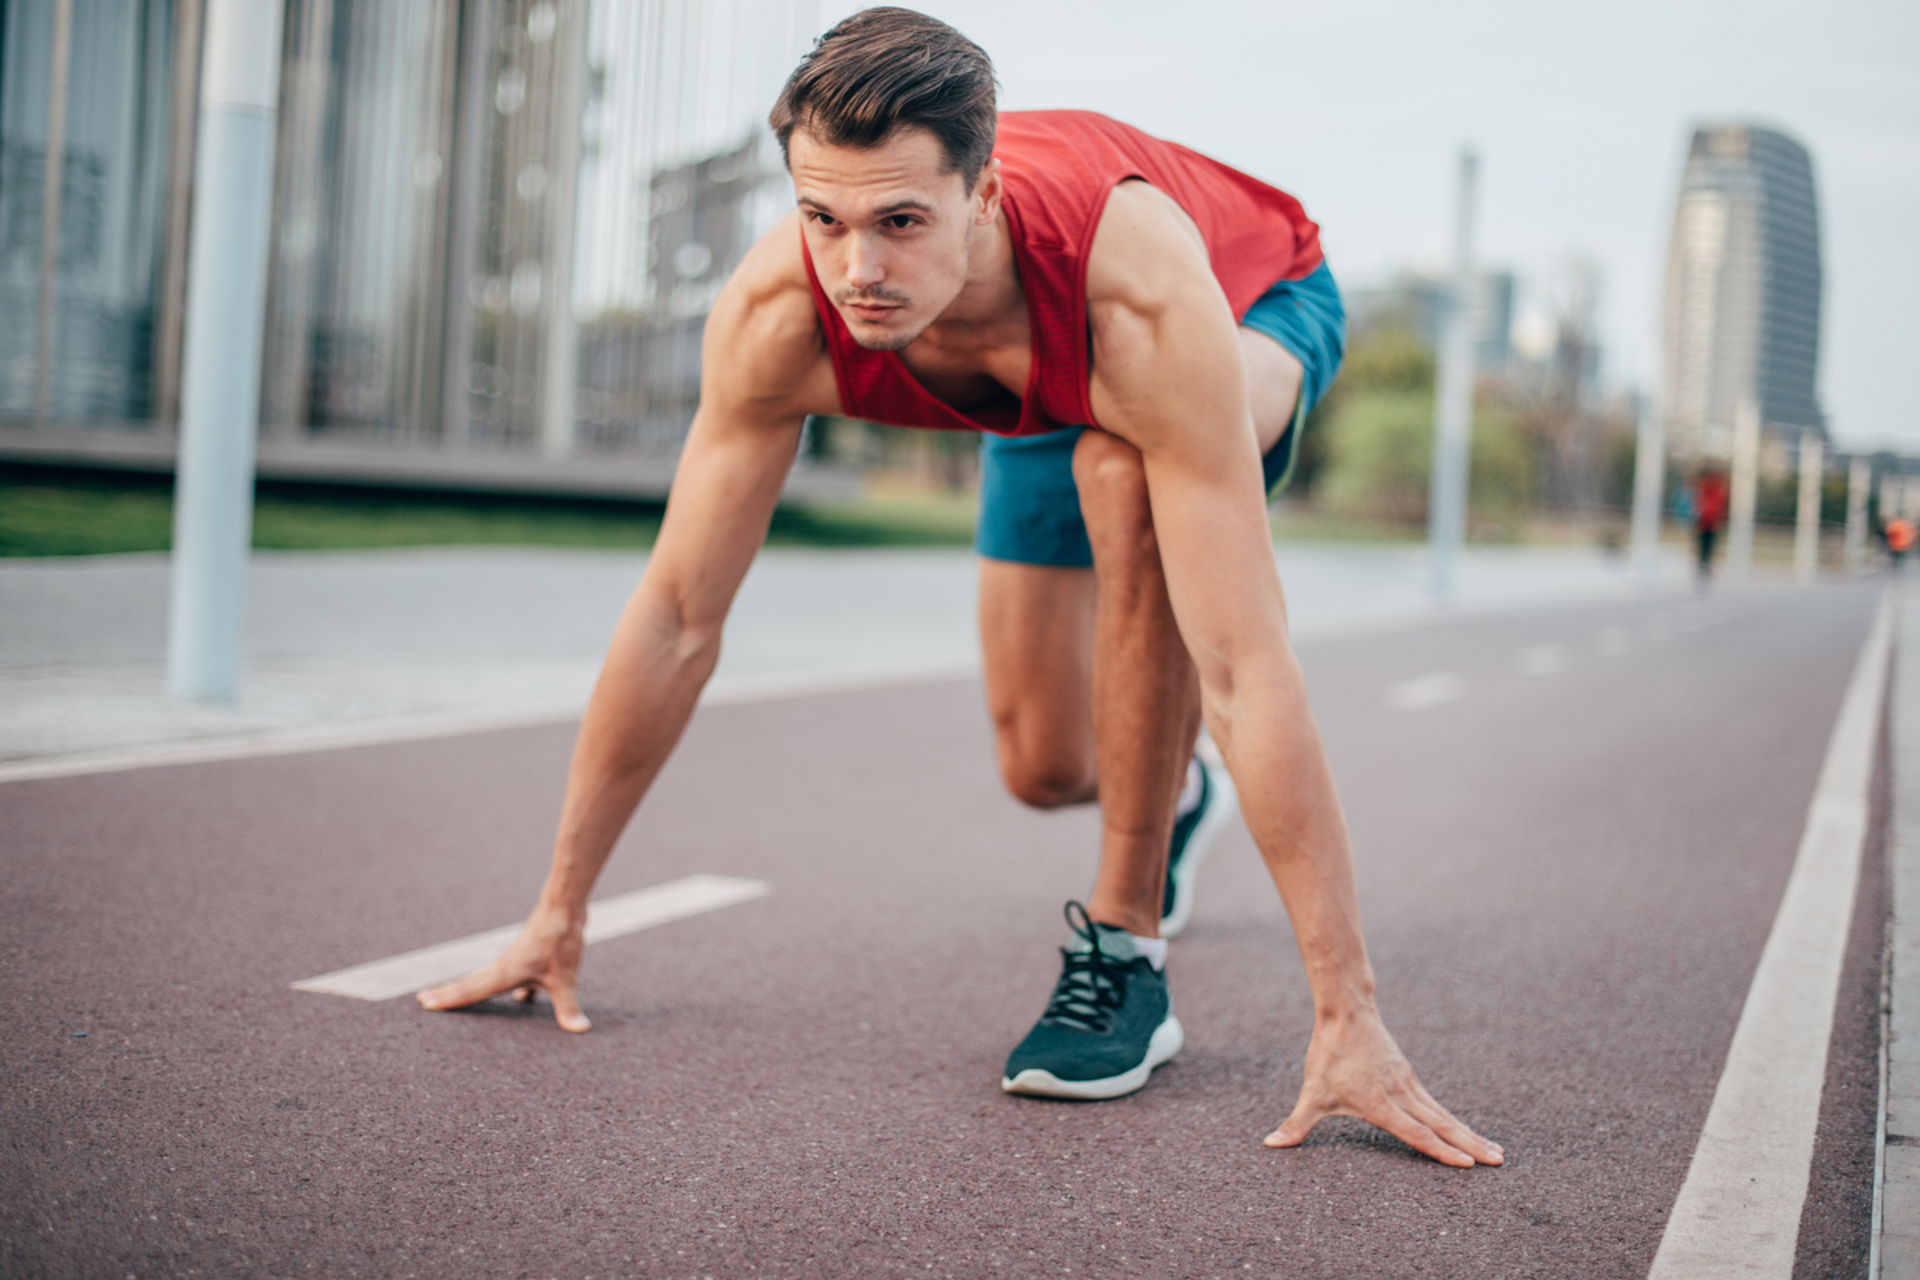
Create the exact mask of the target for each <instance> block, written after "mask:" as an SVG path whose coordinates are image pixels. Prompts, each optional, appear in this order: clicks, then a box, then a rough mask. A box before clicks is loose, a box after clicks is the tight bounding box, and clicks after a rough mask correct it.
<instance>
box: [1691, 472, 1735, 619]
mask: <svg viewBox="0 0 1920 1280" xmlns="http://www.w3.org/2000/svg"><path fill="white" fill-rule="evenodd" d="M1687 497H1688V499H1689V500H1690V501H1691V503H1692V506H1693V542H1694V547H1695V550H1696V552H1697V553H1698V556H1699V571H1698V572H1699V579H1700V586H1701V588H1702V589H1705V587H1706V586H1707V584H1708V583H1709V582H1711V581H1712V580H1713V544H1714V542H1715V541H1716V540H1717V539H1718V537H1719V534H1720V528H1721V526H1722V525H1724V524H1726V522H1727V473H1726V472H1724V471H1722V470H1721V469H1720V468H1719V467H1715V466H1705V467H1702V468H1700V470H1699V471H1697V472H1695V473H1694V477H1693V481H1692V483H1690V484H1689V485H1688V486H1687Z"/></svg>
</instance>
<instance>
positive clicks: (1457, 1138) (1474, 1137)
mask: <svg viewBox="0 0 1920 1280" xmlns="http://www.w3.org/2000/svg"><path fill="white" fill-rule="evenodd" d="M1414 1088H1415V1090H1416V1093H1415V1097H1414V1101H1413V1103H1412V1104H1411V1105H1408V1106H1406V1108H1405V1109H1406V1110H1407V1111H1409V1112H1410V1113H1412V1115H1413V1117H1414V1119H1416V1120H1418V1121H1420V1122H1421V1123H1422V1124H1424V1125H1426V1126H1427V1127H1428V1128H1429V1129H1431V1130H1433V1131H1434V1132H1435V1133H1437V1134H1439V1135H1440V1137H1441V1139H1442V1140H1443V1141H1445V1142H1447V1143H1448V1144H1449V1145H1451V1146H1453V1147H1456V1148H1458V1149H1459V1150H1461V1151H1464V1152H1466V1153H1467V1154H1468V1155H1470V1156H1472V1157H1473V1158H1474V1159H1475V1161H1477V1162H1478V1163H1480V1164H1500V1163H1502V1161H1503V1160H1504V1158H1505V1156H1506V1152H1505V1151H1504V1150H1502V1149H1501V1146H1500V1144H1499V1143H1497V1142H1490V1141H1488V1140H1487V1139H1485V1138H1483V1137H1481V1136H1480V1135H1479V1134H1477V1133H1475V1132H1474V1131H1473V1130H1472V1129H1471V1128H1469V1127H1468V1126H1467V1125H1466V1124H1465V1123H1463V1122H1462V1121H1461V1120H1460V1118H1459V1117H1457V1116H1455V1115H1454V1114H1453V1112H1451V1111H1449V1110H1447V1109H1446V1108H1445V1107H1443V1106H1441V1105H1440V1104H1439V1103H1437V1102H1435V1101H1434V1100H1433V1095H1432V1094H1430V1093H1428V1092H1427V1091H1426V1090H1425V1089H1424V1088H1422V1087H1420V1086H1419V1085H1418V1084H1416V1085H1415V1086H1414Z"/></svg>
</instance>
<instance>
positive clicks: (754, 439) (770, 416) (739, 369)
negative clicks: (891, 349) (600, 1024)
mask: <svg viewBox="0 0 1920 1280" xmlns="http://www.w3.org/2000/svg"><path fill="white" fill-rule="evenodd" d="M798 245H799V240H798V232H797V230H796V229H795V228H794V227H793V225H792V223H791V220H787V221H783V222H782V223H781V224H780V225H779V226H778V227H776V228H775V229H774V230H773V231H772V232H770V233H769V234H768V235H767V237H766V238H765V239H763V240H762V241H761V243H760V245H758V246H756V248H755V249H754V250H753V252H752V253H751V254H749V255H748V258H747V260H746V262H744V263H742V265H741V267H740V270H739V271H738V272H737V273H736V274H735V277H734V279H733V280H732V281H731V282H730V283H729V284H728V286H727V288H726V289H725V290H724V291H723V292H722V294H721V297H720V299H719V300H718V302H717V303H716V304H715V307H714V311H713V313H712V315H711V316H710V317H709V318H708V321H707V328H706V334H705V339H704V341H703V344H702V356H701V359H702V374H701V389H700V408H699V410H698V412H697V413H696V414H695V416H694V422H693V427H692V429H691V431H689V433H688V435H687V443H686V447H685V449H684V450H683V451H682V453H681V456H680V465H679V469H678V470H677V472H676V473H675V475H674V481H673V492H672V495H671V496H670V497H669V499H668V502H667V512H666V517H665V519H664V520H663V521H662V523H661V526H660V536H659V538H658V540H657V541H656V543H655V545H654V549H653V553H652V555H651V556H649V557H648V560H647V568H646V572H645V573H644V574H642V576H641V579H640V584H639V586H638V587H636V588H635V590H634V592H633V595H632V597H631V598H629V599H628V601H627V605H626V608H625V610H624V611H623V612H622V613H621V615H620V621H619V623H618V625H617V626H616V627H615V629H614V634H613V641H612V643H611V644H610V646H609V647H608V650H607V658H606V662H605V665H603V666H602V668H601V671H600V678H599V681H598V682H597V683H596V684H595V685H594V689H593V696H592V698H591V699H590V700H589V701H588V703H587V711H586V717H585V719H584V720H583V721H582V722H581V726H580V736H579V738H578V740H577V741H576V743H575V745H574V752H573V764H572V767H571V769H570V770H569V772H568V775H567V789H566V797H565V800H564V802H563V804H562V807H561V812H560V827H559V831H558V833H557V835H556V836H555V838H554V847H553V863H552V867H551V869H550V870H549V872H548V874H547V880H546V884H545V886H544V887H543V888H542V889H541V891H540V896H539V899H538V900H537V901H536V903H535V905H534V909H533V912H532V914H531V915H530V916H529V917H528V919H527V923H526V925H525V927H524V928H522V930H521V932H520V935H519V936H518V937H517V938H515V939H514V941H513V942H512V943H511V944H510V945H509V946H508V947H507V949H506V950H505V951H503V952H502V953H501V954H500V956H499V957H498V958H497V959H496V960H495V961H494V962H493V963H492V964H491V965H489V966H487V967H486V968H485V969H482V970H481V971H480V972H478V973H476V974H473V975H471V976H470V977H467V978H463V979H461V980H460V981H458V982H453V983H450V984H448V985H446V986H443V987H438V988H435V989H434V990H431V991H425V992H422V993H421V994H420V997H419V999H420V1003H421V1004H422V1005H424V1006H425V1007H426V1008H429V1009H458V1008H461V1007H464V1006H466V1005H471V1004H476V1003H478V1002H480V1001H482V1000H486V999H489V998H491V997H493V996H496V995H501V994H503V993H505V992H509V991H511V992H515V993H516V994H518V995H519V996H520V997H521V998H522V999H531V998H532V994H533V992H534V990H535V989H540V990H544V991H546V992H547V993H548V995H549V996H550V997H551V998H552V1000H553V1007H554V1016H555V1018H556V1020H557V1021H558V1022H559V1024H560V1025H561V1026H562V1027H564V1028H565V1029H566V1030H568V1031H585V1030H587V1029H588V1027H589V1025H590V1024H589V1023H588V1021H587V1017H586V1015H585V1014H584V1013H582V1012H581V1010H580V1004H579V1000H578V998H577V997H576V995H575V984H576V981H577V978H578V975H579V969H580V958H581V953H582V951H583V949H584V946H585V942H584V937H583V933H584V930H585V927H586V917H587V898H588V896H589V895H590V894H591V893H592V890H593V885H594V881H595V880H596V879H597V878H598V877H599V875H600V869H601V867H602V866H604V865H605V864H606V860H607V857H608V855H610V854H611V853H612V852H613V846H614V842H615V841H616V840H618V839H619V837H620V833H621V831H622V830H624V829H625V827H626V825H627V822H628V820H629V819H630V818H631V817H632V816H633V811H634V809H635V808H636V807H637V806H638V805H639V803H640V800H641V797H642V796H644V795H645V794H646V791H647V788H648V787H649V786H651V785H652V783H653V779H654V777H655V775H657V774H658V773H659V771H660V767H661V766H662V765H663V764H665V763H666V759H667V756H668V755H669V754H670V753H671V752H672V750H673V748H674V745H675V744H676V743H677V742H678V741H679V740H680V735H681V732H682V731H683V730H684V729H685V728H686V725H687V721H688V720H689V719H690V718H691V717H692V715H693V708H694V704H695V702H696V701H697V700H698V699H699V696H700V690H701V688H702V687H704V686H705V684H706V682H707V678H708V677H709V676H710V675H712V674H713V668H714V665H715V663H716V662H718V660H719V657H720V632H721V626H722V624H723V623H724V622H725V620H726V615H727V610H728V608H729V607H730V606H731V604H732V602H733V596H734V593H735V592H736V591H737V590H738V589H739V586H740V581H741V579H742V578H743V577H745V576H746V572H747V569H748V567H749V566H750V565H751V564H752V562H753V556H754V552H755V551H756V550H758V548H759V546H760V543H761V541H762V540H763V539H764V538H765V537H766V532H767V524H768V521H769V520H770V519H771V518H772V514H773V508H774V504H775V502H776V501H777V500H778V498H779V496H780V488H781V485H782V483H783V482H784V481H785V479H786V475H787V470H788V468H789V467H790V466H791V465H792V462H793V457H794V453H795V451H796V449H797V447H798V445H799V436H800V424H801V422H802V421H803V419H804V416H805V414H806V413H808V412H832V411H834V409H835V408H836V407H837V402H836V400H835V392H834V390H833V382H832V370H831V368H830V367H823V366H825V356H824V353H823V351H822V350H821V348H820V345H819V336H818V331H817V328H816V325H815V321H814V316H813V304H812V300H811V297H810V295H809V294H808V293H807V288H806V279H805V276H804V274H801V275H799V276H798V277H797V283H798V289H797V290H796V289H795V288H794V285H795V283H796V277H795V275H794V271H795V269H798V268H799V252H798Z"/></svg>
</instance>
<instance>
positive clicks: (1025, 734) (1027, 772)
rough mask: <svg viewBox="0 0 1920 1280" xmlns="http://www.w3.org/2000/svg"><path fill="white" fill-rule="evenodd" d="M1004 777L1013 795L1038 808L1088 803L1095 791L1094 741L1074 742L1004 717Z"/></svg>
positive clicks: (1001, 728) (1001, 735)
mask: <svg viewBox="0 0 1920 1280" xmlns="http://www.w3.org/2000/svg"><path fill="white" fill-rule="evenodd" d="M997 728H998V730H999V734H998V737H999V748H1000V777H1001V780H1002V781H1004V782H1005V783H1006V786H1007V790H1008V791H1009V792H1011V793H1012V794H1013V798H1014V799H1016V800H1018V801H1020V802H1021V803H1022V804H1026V805H1031V806H1033V807H1034V808H1036V809H1059V808H1062V807H1064V806H1066V805H1070V804H1085V803H1086V802H1087V801H1089V800H1091V799H1093V797H1094V793H1095V784H1094V770H1093V750H1092V743H1091V742H1084V743H1072V742H1067V741H1064V740H1061V739H1060V738H1059V735H1057V734H1047V733H1045V732H1035V731H1034V730H1035V729H1036V726H1033V725H1022V724H1021V723H1020V722H1019V720H1018V718H1017V717H1016V718H1014V719H1011V720H1002V721H1001V722H1000V723H999V725H998V726H997Z"/></svg>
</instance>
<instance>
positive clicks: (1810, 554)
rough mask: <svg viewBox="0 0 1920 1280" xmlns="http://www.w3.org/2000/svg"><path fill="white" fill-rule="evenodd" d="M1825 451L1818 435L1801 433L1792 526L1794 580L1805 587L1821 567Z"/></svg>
mask: <svg viewBox="0 0 1920 1280" xmlns="http://www.w3.org/2000/svg"><path fill="white" fill-rule="evenodd" d="M1825 471H1826V450H1825V448H1824V447H1823V446H1822V444H1821V440H1820V433H1819V432H1817V431H1802V432H1801V433H1800V503H1799V506H1798V507H1797V508H1796V510H1795V515H1794V525H1793V580H1794V581H1795V582H1798V583H1800V584H1801V585H1803V586H1804V585H1805V584H1807V583H1809V582H1812V581H1813V577H1814V574H1815V573H1816V572H1818V571H1819V568H1820V481H1821V478H1822V477H1823V475H1824V474H1825Z"/></svg>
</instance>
